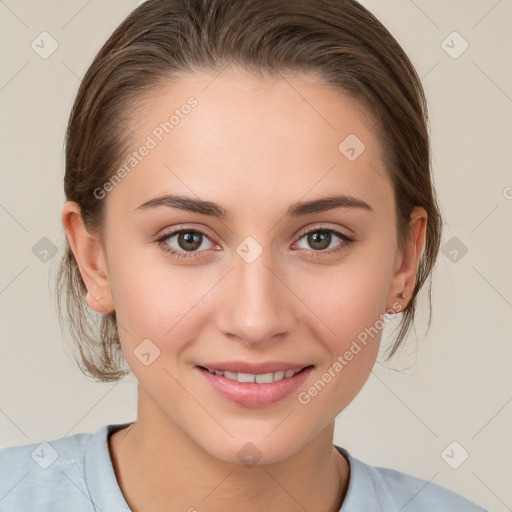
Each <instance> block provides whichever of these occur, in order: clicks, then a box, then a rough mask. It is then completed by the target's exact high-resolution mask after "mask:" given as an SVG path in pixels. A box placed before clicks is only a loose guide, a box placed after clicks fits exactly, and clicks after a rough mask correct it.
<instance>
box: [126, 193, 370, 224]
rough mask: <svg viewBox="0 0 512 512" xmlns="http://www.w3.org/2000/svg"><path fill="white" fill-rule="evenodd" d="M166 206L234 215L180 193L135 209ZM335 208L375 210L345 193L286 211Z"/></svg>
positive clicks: (225, 216) (289, 213)
mask: <svg viewBox="0 0 512 512" xmlns="http://www.w3.org/2000/svg"><path fill="white" fill-rule="evenodd" d="M162 206H163V207H165V208H178V209H180V210H186V211H189V212H194V213H200V214H203V215H210V216H213V217H217V218H219V219H224V220H229V219H232V218H233V215H232V214H231V213H230V212H229V210H226V209H225V208H224V207H223V206H221V205H220V204H217V203H214V202H212V201H203V200H200V199H195V198H193V197H189V196H184V195H178V194H165V195H160V196H157V197H154V198H153V199H149V200H148V201H146V202H144V203H142V204H141V205H140V206H138V207H137V208H135V209H134V211H135V210H148V209H152V208H158V207H162ZM335 208H347V209H350V208H360V209H362V210H366V211H368V212H371V213H375V210H374V209H373V208H372V207H371V206H370V205H369V204H368V203H367V202H366V201H363V200H362V199H359V198H357V197H353V196H350V195H345V194H338V195H333V196H327V197H322V198H320V199H314V200H311V201H303V202H300V201H299V202H296V203H293V204H292V205H290V207H289V208H288V210H287V211H286V215H285V216H286V217H300V216H303V215H308V214H311V213H321V212H326V211H329V210H334V209H335Z"/></svg>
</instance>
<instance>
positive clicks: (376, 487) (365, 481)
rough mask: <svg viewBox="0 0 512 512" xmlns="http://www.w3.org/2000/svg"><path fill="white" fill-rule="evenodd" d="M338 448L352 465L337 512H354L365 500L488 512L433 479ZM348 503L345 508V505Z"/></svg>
mask: <svg viewBox="0 0 512 512" xmlns="http://www.w3.org/2000/svg"><path fill="white" fill-rule="evenodd" d="M337 449H338V451H341V452H342V454H343V455H344V456H345V457H346V458H347V460H348V461H349V463H350V467H351V476H350V482H349V488H348V491H347V496H346V499H345V502H344V504H343V507H342V508H341V511H340V512H352V509H354V512H355V510H356V507H360V506H362V505H363V504H366V503H368V499H370V501H371V504H372V510H374V511H381V510H382V511H388V510H400V511H401V512H434V511H435V512H444V511H446V512H487V511H486V510H485V509H484V508H482V507H480V506H479V505H477V504H475V503H473V502H472V501H470V500H468V499H467V498H465V497H463V496H461V495H460V494H457V493H456V492H454V491H451V490H449V489H447V488H446V487H443V486H441V485H439V484H436V483H434V482H432V481H427V480H424V479H421V478H418V477H415V476H413V475H410V474H408V473H404V472H402V471H397V470H395V469H390V468H385V467H377V466H371V465H369V464H366V463H364V462H362V461H361V460H359V459H357V458H355V457H354V456H353V455H351V454H350V453H349V452H348V451H347V450H345V449H344V448H340V447H337ZM345 503H347V508H344V507H345Z"/></svg>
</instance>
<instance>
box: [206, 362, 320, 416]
mask: <svg viewBox="0 0 512 512" xmlns="http://www.w3.org/2000/svg"><path fill="white" fill-rule="evenodd" d="M313 368H314V365H304V364H302V363H289V362H269V363H260V364H253V363H245V362H240V361H239V362H224V363H205V364H204V365H200V366H196V369H197V371H199V374H200V375H201V376H202V378H203V379H204V380H205V381H206V382H207V383H208V384H209V385H210V386H211V387H212V388H213V389H214V390H215V391H216V392H217V393H219V394H220V395H221V396H223V397H224V398H227V399H228V400H230V401H231V402H235V403H237V404H238V405H242V406H245V407H264V406H268V405H271V404H274V403H276V402H279V401H281V400H282V399H284V398H285V397H287V396H288V395H290V394H291V393H293V392H294V391H295V390H296V389H297V388H298V387H299V386H300V385H302V383H304V381H305V379H307V378H308V375H309V374H310V373H311V372H312V371H313Z"/></svg>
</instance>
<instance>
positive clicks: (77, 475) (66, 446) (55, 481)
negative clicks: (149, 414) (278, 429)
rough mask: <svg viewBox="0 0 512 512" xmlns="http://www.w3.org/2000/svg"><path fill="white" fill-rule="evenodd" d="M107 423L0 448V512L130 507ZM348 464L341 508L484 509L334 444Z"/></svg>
mask: <svg viewBox="0 0 512 512" xmlns="http://www.w3.org/2000/svg"><path fill="white" fill-rule="evenodd" d="M128 425H130V423H123V424H114V425H105V426H104V427H102V428H100V429H99V430H98V431H96V432H94V433H80V434H74V435H71V436H66V437H61V438H59V439H55V440H53V441H49V442H47V441H44V442H42V443H33V444H27V445H22V446H9V447H6V448H1V449H0V512H131V511H130V508H129V507H128V505H127V504H126V501H125V499H124V496H123V494H122V492H121V489H120V488H119V484H118V483H117V480H116V476H115V473H114V469H113V466H112V461H111V459H110V454H109V449H108V444H107V436H108V435H109V434H111V433H113V432H115V431H116V430H119V429H121V428H124V427H127V426H128ZM336 448H337V449H338V451H340V452H341V454H342V455H343V456H344V457H345V458H346V459H347V460H348V462H349V464H350V471H351V472H350V481H349V486H348V490H347V494H346V496H345V501H344V502H343V506H342V507H341V509H340V512H398V511H400V512H488V511H486V510H485V509H483V508H482V507H479V506H477V505H476V504H474V503H472V502H471V501H469V500H467V499H466V498H464V497H462V496H460V495H459V494H457V493H455V492H453V491H450V490H448V489H446V488H444V487H441V486H440V485H438V484H434V483H429V482H427V481H426V480H422V479H420V478H416V477H414V476H412V475H408V474H407V473H402V472H400V471H396V470H393V469H388V468H382V467H374V466H370V465H368V464H365V463H364V462H362V461H360V460H358V459H356V458H354V457H353V456H352V455H350V453H348V451H347V450H345V449H344V448H341V447H338V446H337V447H336Z"/></svg>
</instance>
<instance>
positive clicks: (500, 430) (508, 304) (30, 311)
mask: <svg viewBox="0 0 512 512" xmlns="http://www.w3.org/2000/svg"><path fill="white" fill-rule="evenodd" d="M363 3H364V5H366V6H367V7H368V8H369V9H370V10H372V11H373V12H374V13H375V14H376V15H377V17H378V18H379V19H381V21H382V22H383V23H384V24H385V25H386V26H387V27H388V28H389V29H390V31H391V32H392V33H393V34H394V35H395V37H396V38H397V39H398V40H399V42H400V43H401V44H402V45H403V47H404V49H405V50H406V51H407V52H408V54H409V56H410V57H411V59H412V61H413V63H414V64H415V66H416V68H417V70H418V73H419V75H420V76H421V77H422V81H423V84H424V86H425V89H426V92H427V95H428V97H429V104H430V111H431V117H432V121H431V126H432V143H433V158H434V173H435V182H436V185H437V188H438V193H439V197H440V201H441V206H442V209H443V211H444V214H445V217H446V221H447V227H446V230H445V233H444V237H443V243H442V246H443V250H444V253H442V254H441V255H440V258H439V261H438V264H437V267H436V272H435V275H434V285H433V308H434V309H433V322H432V326H431V328H430V331H429V333H428V334H427V336H426V337H424V336H423V334H424V332H425V329H426V326H427V315H426V314H424V315H423V317H421V315H420V317H419V318H418V321H417V326H418V327H417V335H418V338H419V342H418V341H416V340H415V338H414V335H412V336H410V337H409V342H408V344H407V347H406V349H405V350H404V352H403V355H402V356H400V357H399V358H396V359H394V360H392V361H391V362H390V363H387V366H388V368H386V367H384V366H383V365H382V364H380V363H377V364H376V365H375V368H374V370H373V372H372V374H371V376H370V378H369V380H368V382H367V383H366V385H365V387H364V388H363V389H362V391H361V392H360V394H359V395H358V396H357V398H356V399H355V400H354V401H353V402H352V403H351V404H350V405H349V407H348V408H347V409H346V410H345V411H343V412H342V414H341V415H340V416H339V418H338V421H337V427H336V437H335V442H336V443H337V444H339V445H341V446H344V447H346V448H347V449H348V450H349V451H350V452H351V453H352V454H353V455H354V456H355V457H357V458H360V459H361V460H363V461H364V462H367V463H369V464H373V465H377V466H385V467H391V468H395V469H398V470H401V471H405V472H407V473H410V474H413V475H416V476H418V477H421V478H424V479H425V480H429V481H432V482H434V483H438V484H440V485H444V486H445V487H448V488H450V489H452V490H454V491H456V492H458V493H460V494H462V495H464V496H466V497H467V498H469V499H471V500H473V501H475V502H476V503H478V504H480V505H482V506H484V507H486V508H488V509H489V510H494V511H496V512H501V511H505V510H511V509H512V488H511V486H510V477H511V474H512V441H511V438H510V433H511V425H512V371H511V361H512V337H511V335H510V327H509V322H510V320H511V318H512V272H511V270H510V261H511V258H510V254H511V250H512V172H511V169H512V166H511V163H512V157H511V147H510V146H511V143H512V73H511V67H510V55H511V50H512V42H511V39H510V27H511V23H512V2H511V1H510V0H500V1H497V0H428V1H427V0H414V1H412V0H365V1H364V2H363ZM136 4H137V3H136V2H135V1H128V0H124V1H122V0H110V1H108V2H106V1H103V2H102V1H99V0H95V1H94V0H93V1H89V2H87V1H69V0H67V1H64V0H61V1H56V0H53V1H40V0H39V1H36V0H32V1H28V0H23V1H22V0H5V1H1V0H0V29H1V36H0V37H1V38H2V44H1V47H0V52H1V57H2V58H1V67H0V73H1V75H0V109H1V112H2V116H1V120H0V127H1V128H0V129H1V139H0V140H1V145H0V148H1V152H0V159H1V161H0V169H1V172H2V187H1V189H0V191H1V192H0V222H1V228H2V265H1V274H0V311H1V326H2V341H1V356H0V446H9V445H14V444H26V443H33V442H39V441H42V440H51V439H54V438H57V437H61V436H65V435H70V434H74V433H78V432H92V431H95V430H96V429H98V428H99V427H101V426H102V425H104V424H106V423H121V422H124V421H130V420H132V419H134V417H135V411H136V394H135V392H136V385H135V380H134V378H133V377H131V378H128V379H126V380H124V381H122V382H120V383H117V384H97V383H94V382H91V381H88V380H87V379H86V378H85V377H84V376H83V375H82V374H81V373H80V371H79V370H78V368H77V367H76V366H75V364H74V362H73V361H72V356H71V347H70V343H71V341H70V337H69V336H68V334H67V333H64V334H62V335H61V332H60V328H59V324H58V320H57V315H56V312H55V308H54V297H53V294H52V295H50V289H49V288H50V287H51V284H50V285H49V283H48V280H49V278H50V274H49V272H50V268H51V266H55V264H56V262H57V257H58V256H59V255H60V247H61V246H62V243H63V241H64V233H63V231H62V227H61V225H60V210H61V205H62V203H63V201H64V194H63V190H62V176H63V169H64V160H63V140H64V131H65V126H66V122H67V119H68V116H69V111H70V108H71V105H72V102H73V99H74V96H75V94H76V91H77V88H78V85H79V80H80V77H81V76H83V74H84V72H85V70H86V68H87V66H88V65H89V63H90V62H91V60H92V58H93V56H94V54H95V53H96V52H97V50H98V49H99V47H100V45H101V44H102V43H103V42H104V40H105V39H106V38H107V37H108V36H109V35H110V33H111V32H112V30H113V29H114V28H115V27H116V26H117V25H118V23H119V22H120V21H121V20H122V19H123V18H124V17H125V16H126V15H127V14H128V12H129V11H130V10H131V9H132V8H133V7H135V5H136ZM43 31H47V32H49V33H50V34H51V36H52V37H53V38H54V39H55V40H56V41H57V43H58V48H57V50H56V51H55V52H54V53H53V54H52V55H51V56H49V57H48V58H47V59H43V58H41V57H40V56H39V55H38V54H37V53H36V52H35V51H34V50H33V49H32V47H31V43H32V41H34V40H36V38H37V37H38V36H39V34H40V33H41V32H43ZM454 31H457V32H458V33H459V34H460V35H461V36H462V38H464V40H465V41H467V43H468V44H469V47H468V48H467V50H466V51H465V52H464V53H462V54H461V55H460V56H459V57H458V58H452V56H450V55H449V54H448V53H447V52H446V51H445V50H444V49H443V46H442V45H443V43H442V42H443V41H444V40H445V39H446V38H447V37H448V36H449V37H448V39H447V40H446V43H444V45H445V47H446V44H448V45H450V46H452V47H453V48H451V49H450V48H446V49H447V50H448V51H449V52H451V53H452V55H454V52H457V51H458V50H460V49H462V48H463V47H462V46H461V45H462V44H463V40H462V39H460V38H458V36H453V35H452V36H450V34H452V32H454ZM454 37H455V39H454ZM452 41H453V42H452ZM44 237H46V238H47V239H48V240H44V241H42V242H41V239H43V238H44ZM50 242H51V244H54V245H55V246H56V247H57V248H59V252H58V253H57V254H56V255H54V256H53V257H52V255H51V253H49V255H48V258H49V261H47V262H44V261H41V260H40V259H39V258H38V257H36V255H35V254H34V252H36V253H37V250H36V249H37V247H40V246H38V245H36V244H38V243H39V244H47V245H50ZM447 244H448V245H447ZM453 244H456V245H453ZM34 246H35V247H36V249H33V248H34ZM50 246H51V245H50ZM463 246H464V247H466V248H467V253H466V254H464V255H462V256H461V252H460V250H459V249H460V248H461V247H463ZM453 247H458V248H459V249H458V250H459V252H458V258H457V259H456V261H453V258H454V254H455V253H453V252H451V253H450V251H452V249H453ZM33 251H34V252H33ZM445 253H446V254H445ZM424 304H425V303H424ZM425 312H426V309H425ZM390 339H391V338H390V330H389V327H387V328H386V330H385V333H384V339H383V345H384V346H385V344H386V340H390ZM379 361H382V357H381V358H379ZM453 441H455V442H456V443H457V444H456V445H454V446H455V448H454V451H453V452H450V453H449V455H453V456H452V457H451V459H450V461H457V460H459V458H460V457H461V454H463V453H464V452H463V451H462V450H465V451H467V452H468V454H469V457H468V459H467V460H466V461H465V462H464V463H463V464H462V465H460V466H459V467H458V468H457V469H453V468H452V467H450V466H449V465H448V464H447V462H445V459H448V458H447V457H446V456H445V457H444V458H443V453H445V449H446V448H447V447H448V446H449V445H450V444H451V443H452V442H453ZM452 464H453V462H452Z"/></svg>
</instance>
